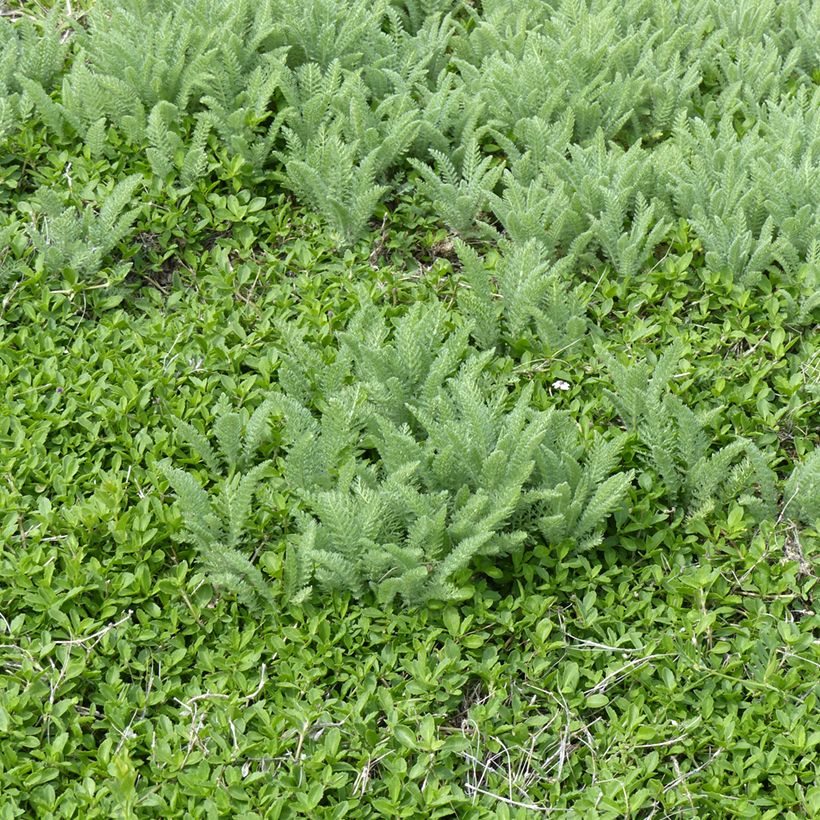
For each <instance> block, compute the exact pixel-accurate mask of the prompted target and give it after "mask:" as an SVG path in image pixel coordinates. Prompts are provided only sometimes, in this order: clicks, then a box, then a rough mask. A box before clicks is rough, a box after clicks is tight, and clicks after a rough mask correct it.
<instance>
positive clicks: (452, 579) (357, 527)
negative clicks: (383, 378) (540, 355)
mask: <svg viewBox="0 0 820 820" xmlns="http://www.w3.org/2000/svg"><path fill="white" fill-rule="evenodd" d="M485 365H486V358H479V359H475V358H470V359H467V360H466V361H464V362H463V364H462V365H461V367H460V369H459V370H458V371H457V372H456V373H455V374H454V375H453V376H452V377H450V378H448V379H447V380H446V381H445V382H444V383H443V385H442V386H441V388H440V389H439V391H438V392H437V394H436V395H435V396H434V397H433V399H432V401H430V400H428V401H427V405H428V407H427V409H422V408H421V407H419V406H416V405H414V404H412V403H410V404H408V408H409V410H410V413H411V415H412V416H413V418H414V421H415V425H414V426H412V427H411V426H410V425H408V424H397V423H396V422H395V421H391V420H390V419H389V418H387V417H386V416H385V415H382V414H381V413H380V412H378V409H377V408H376V407H373V406H370V407H368V406H367V404H365V405H364V406H363V407H362V410H361V413H360V414H359V416H358V417H359V419H360V420H361V419H364V420H365V423H366V424H367V428H368V436H367V441H368V445H369V447H370V448H372V449H374V450H375V451H376V452H377V453H378V456H379V460H378V462H376V463H372V462H370V461H369V460H366V459H364V458H363V457H361V456H360V457H358V458H357V457H356V456H355V450H352V449H351V448H350V447H349V446H347V447H345V448H343V449H342V450H341V451H340V457H339V458H338V460H339V462H340V463H339V466H337V467H336V469H335V470H330V469H329V468H328V467H329V465H328V464H327V463H321V462H316V463H315V464H314V465H313V466H314V470H315V473H314V475H315V478H314V479H313V483H314V487H313V488H312V487H310V486H309V485H308V486H305V483H304V482H305V478H306V476H309V472H305V465H304V461H303V460H302V461H300V464H299V469H300V473H299V479H300V481H301V482H302V484H301V486H302V487H303V488H304V491H303V499H304V502H305V505H306V508H307V511H308V513H307V514H306V515H300V516H298V519H299V520H298V527H299V530H300V534H299V535H298V536H297V537H296V538H295V539H294V540H293V542H292V549H293V550H294V552H295V554H296V555H298V556H299V559H298V561H297V560H294V561H292V562H291V565H292V567H293V568H294V569H293V570H292V571H298V573H299V577H298V578H291V579H290V580H289V582H288V587H289V588H291V589H304V588H306V587H307V586H308V585H309V584H310V583H311V582H316V583H318V584H319V585H320V586H322V587H326V588H335V589H342V590H345V591H350V592H352V593H353V594H355V595H362V594H364V593H365V592H367V591H369V590H372V591H374V592H375V593H376V594H377V595H378V596H379V597H380V598H382V599H386V600H392V599H393V598H394V597H396V596H400V597H401V598H402V599H403V600H404V601H405V603H409V604H413V605H415V604H420V603H424V602H426V601H428V600H430V599H448V598H454V597H458V596H459V594H460V590H459V585H460V581H459V579H460V578H461V577H463V575H464V573H465V571H466V570H467V569H468V568H469V566H470V565H471V564H472V562H473V561H474V560H475V559H477V558H478V557H479V556H484V557H489V558H494V559H497V558H499V557H501V556H503V555H505V554H507V553H509V552H510V551H511V550H512V549H514V548H516V547H518V546H519V545H520V544H522V543H524V542H525V541H526V540H527V539H532V538H537V539H539V540H540V539H542V538H547V539H548V542H550V543H559V542H564V541H575V542H576V543H578V544H586V543H589V542H590V541H594V540H595V537H596V535H595V534H596V533H597V532H598V531H599V528H600V527H601V526H602V524H603V522H604V521H605V519H606V518H607V516H608V515H609V513H610V512H611V511H612V510H613V509H614V508H615V507H616V506H617V505H619V504H620V503H621V501H622V499H623V497H624V494H625V492H626V490H627V487H628V485H629V482H630V479H631V475H630V474H629V473H619V474H614V475H613V474H612V469H613V467H614V466H615V461H616V459H614V458H608V457H607V458H604V457H602V456H601V455H599V454H597V448H596V452H593V454H592V456H591V458H590V459H589V460H588V461H587V462H586V463H583V464H582V463H580V462H578V461H577V460H575V458H574V456H573V455H570V454H569V452H567V450H568V448H569V445H568V443H567V439H566V437H565V436H564V435H561V436H558V435H555V434H551V431H552V429H553V427H554V426H555V425H556V424H559V422H558V418H559V415H560V414H556V413H554V412H552V411H549V412H535V411H533V410H532V409H531V408H530V398H531V396H530V394H531V388H526V389H525V390H524V391H522V393H521V394H520V396H519V398H518V400H517V402H516V403H515V404H514V405H513V406H512V407H509V406H508V401H507V394H506V391H505V390H489V391H488V390H487V388H486V387H485V386H484V382H483V380H482V379H481V378H480V375H481V371H482V369H483V367H484V366H485ZM339 409H340V408H329V409H328V411H326V413H323V414H322V420H321V422H318V421H317V422H314V430H313V431H312V433H311V434H310V435H311V439H310V441H311V444H312V447H311V452H321V453H329V452H333V448H330V447H328V446H327V445H325V444H324V442H323V439H324V438H325V436H326V435H328V434H327V433H325V431H324V429H322V427H323V426H324V424H325V420H326V416H327V415H333V416H334V418H338V416H339V412H338V411H339ZM292 414H293V412H292ZM293 415H295V414H293ZM300 416H304V413H302V414H300ZM359 423H361V421H360V422H359ZM547 437H549V438H550V445H549V446H546V445H545V444H544V440H545V438H547ZM600 447H601V448H602V449H605V448H604V447H603V444H601V445H600ZM615 449H616V450H617V448H615ZM614 452H615V451H613V453H614ZM576 455H577V453H576ZM288 458H290V456H289V457H288ZM345 459H346V460H345ZM287 469H288V467H287V463H286V476H287ZM536 470H537V473H536ZM329 474H330V475H335V476H336V478H335V481H333V483H332V485H331V486H330V487H328V484H327V480H326V477H327V476H328V475H329ZM567 500H569V503H565V502H566V501H567Z"/></svg>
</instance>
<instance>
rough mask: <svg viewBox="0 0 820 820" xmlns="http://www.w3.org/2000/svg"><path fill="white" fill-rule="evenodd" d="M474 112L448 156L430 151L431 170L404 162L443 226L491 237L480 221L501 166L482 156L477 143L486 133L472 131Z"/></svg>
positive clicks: (499, 174)
mask: <svg viewBox="0 0 820 820" xmlns="http://www.w3.org/2000/svg"><path fill="white" fill-rule="evenodd" d="M479 115H480V110H476V111H475V112H474V113H473V114H472V116H471V121H470V125H469V126H468V127H465V129H464V132H463V134H462V142H461V144H460V145H459V146H458V147H457V148H456V149H455V150H454V151H453V152H452V154H450V155H448V154H447V153H445V152H444V151H440V150H438V149H436V148H431V149H430V151H429V153H430V156H431V157H432V159H433V163H434V165H433V167H431V166H430V165H428V164H427V163H424V162H421V161H420V160H417V159H415V158H412V157H411V158H410V159H409V160H408V161H409V162H410V164H411V165H412V166H413V167H414V168H415V169H416V171H418V173H419V175H420V180H419V183H418V187H419V190H420V191H421V192H422V193H423V194H425V196H427V197H428V198H429V200H430V202H431V204H432V206H433V208H434V209H435V211H436V212H437V213H438V214H439V216H440V217H441V218H442V220H443V221H444V222H445V224H446V225H447V226H448V227H450V228H451V229H452V230H454V231H455V232H457V233H460V234H469V233H471V232H473V231H476V232H479V233H483V234H489V235H492V234H493V230H492V228H491V227H490V226H489V225H488V224H487V223H486V222H484V221H482V220H481V219H480V216H481V214H482V211H483V210H484V209H485V208H486V206H487V204H488V202H489V199H490V195H491V194H492V193H493V190H494V189H495V187H496V185H497V184H498V181H499V179H500V178H501V175H502V173H503V171H504V163H503V162H498V161H496V160H495V159H494V158H493V156H492V155H490V154H485V155H483V156H482V152H481V146H480V140H481V138H482V136H483V133H484V131H485V130H486V129H484V128H478V127H475V121H476V120H477V118H478V117H479Z"/></svg>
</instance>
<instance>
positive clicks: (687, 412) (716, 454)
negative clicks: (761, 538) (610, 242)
mask: <svg viewBox="0 0 820 820" xmlns="http://www.w3.org/2000/svg"><path fill="white" fill-rule="evenodd" d="M681 354H682V347H681V345H680V343H675V344H673V345H672V346H671V347H669V348H667V350H666V351H665V352H664V353H663V355H661V356H660V357H658V359H657V360H656V361H654V362H650V361H648V360H647V361H644V362H633V363H630V364H628V365H624V364H623V363H621V362H619V361H618V360H617V359H616V358H615V357H614V356H612V355H611V354H609V353H607V352H606V351H604V350H603V349H601V350H599V355H601V357H602V358H603V359H604V361H606V362H607V366H608V369H609V373H610V378H611V379H612V383H613V385H614V388H615V389H614V390H609V389H607V390H605V391H604V395H605V396H606V397H607V399H608V400H609V401H610V403H611V404H612V405H613V407H614V408H615V410H616V412H617V413H618V415H619V416H620V418H621V421H622V422H623V424H624V426H625V427H626V429H627V431H629V432H631V433H634V434H635V435H636V436H637V438H638V441H639V442H640V444H641V450H642V453H641V454H642V456H643V459H644V463H645V464H646V465H647V467H649V468H651V469H653V470H654V471H655V472H656V473H657V475H658V477H659V478H660V480H661V482H662V483H663V486H664V489H665V491H666V495H667V498H668V499H669V501H670V503H673V504H680V505H681V506H682V507H683V508H684V509H685V510H686V511H687V513H688V515H689V517H690V518H699V517H704V516H706V515H708V514H709V513H710V512H712V511H713V510H714V509H715V508H717V507H721V508H722V507H724V506H725V505H726V504H727V503H728V502H730V501H739V502H741V503H743V504H744V505H746V506H747V508H748V509H749V510H750V511H751V512H752V513H753V514H754V515H756V516H757V517H758V518H763V517H764V516H766V515H771V514H772V512H773V510H774V506H775V501H776V491H775V478H774V473H773V471H772V470H771V468H770V467H769V465H768V464H767V463H766V460H765V458H764V457H763V455H762V453H761V452H760V451H759V450H758V449H757V448H756V447H755V446H754V444H752V442H750V441H748V440H746V439H742V438H741V439H736V440H735V441H732V442H731V443H729V444H727V445H725V446H724V447H722V448H719V449H716V448H714V447H713V441H712V438H711V437H710V436H709V435H708V434H707V426H708V424H709V423H710V422H711V421H712V420H713V419H714V418H715V417H716V416H717V415H718V414H719V413H720V411H721V408H720V407H718V408H713V409H711V410H709V411H708V412H706V413H703V414H698V413H696V412H694V411H693V410H691V409H690V408H689V407H687V406H686V405H685V404H684V403H683V401H682V400H681V399H680V398H679V397H678V396H676V395H674V394H673V393H672V392H671V391H670V390H669V388H668V385H669V384H670V382H671V381H672V379H673V377H674V376H675V373H676V371H677V369H678V368H679V367H680V366H681V361H680V359H681Z"/></svg>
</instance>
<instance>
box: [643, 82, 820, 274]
mask: <svg viewBox="0 0 820 820" xmlns="http://www.w3.org/2000/svg"><path fill="white" fill-rule="evenodd" d="M818 99H820V97H818V94H817V92H816V91H815V93H814V94H813V95H809V94H808V93H807V92H806V91H800V92H798V94H797V95H796V97H795V100H794V101H793V102H791V103H788V104H786V105H785V110H783V109H781V108H780V107H779V106H778V107H774V106H772V107H770V110H769V117H768V118H767V119H766V120H764V121H763V122H762V123H758V124H756V125H755V126H754V127H753V128H752V129H750V130H749V131H747V132H746V133H745V134H743V136H742V137H741V136H739V135H738V134H737V132H736V130H735V128H734V124H733V121H732V119H731V117H728V116H726V117H723V118H722V119H721V121H720V123H719V126H718V130H717V133H715V134H714V135H713V134H712V131H711V129H710V127H709V126H708V124H707V123H706V122H705V121H703V120H700V119H696V120H693V121H690V122H685V121H683V120H681V121H680V123H679V124H678V126H677V128H676V130H675V141H674V143H673V144H672V145H670V146H669V147H668V148H669V150H668V151H665V152H663V153H662V154H657V155H656V164H658V166H659V168H660V169H661V171H662V173H663V174H665V176H666V178H667V180H668V186H669V190H670V191H671V196H672V199H673V200H674V204H675V208H676V210H677V212H678V214H680V215H681V216H683V217H684V218H686V219H688V220H689V222H690V223H691V225H692V226H693V228H694V229H695V232H696V233H697V235H698V237H699V238H700V239H701V241H702V243H703V246H704V249H705V251H706V264H707V265H708V266H709V267H710V268H711V269H712V270H714V271H721V272H722V271H730V272H731V273H732V274H733V275H734V276H735V277H736V279H737V280H738V281H739V282H741V283H744V282H745V283H752V282H753V281H754V280H755V279H756V278H757V277H759V276H760V274H761V273H762V272H763V271H765V270H766V268H767V267H768V266H769V265H771V264H773V263H775V262H776V263H778V264H779V265H781V266H782V267H783V268H784V269H785V270H786V271H788V272H793V270H794V269H795V268H796V267H797V265H798V264H799V260H800V259H801V258H804V257H805V254H806V252H807V250H808V247H809V245H810V244H811V242H812V241H814V240H815V239H817V238H818V237H820V217H818V213H817V209H816V208H813V207H812V202H813V199H812V197H813V194H812V193H811V192H812V191H815V190H817V186H818V185H820V149H819V148H818V146H820V142H819V141H818V127H817V123H818V117H817V114H816V108H817V101H818ZM786 112H788V113H786ZM764 133H765V136H764Z"/></svg>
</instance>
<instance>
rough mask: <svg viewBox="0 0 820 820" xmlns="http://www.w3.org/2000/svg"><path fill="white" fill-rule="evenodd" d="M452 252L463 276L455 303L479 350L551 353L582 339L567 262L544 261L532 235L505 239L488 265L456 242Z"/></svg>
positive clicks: (577, 295)
mask: <svg viewBox="0 0 820 820" xmlns="http://www.w3.org/2000/svg"><path fill="white" fill-rule="evenodd" d="M456 250H457V252H458V255H459V259H460V260H461V265H462V270H461V274H462V277H463V287H462V289H461V290H460V292H459V296H458V304H459V308H460V310H461V312H462V314H463V315H464V317H465V318H466V319H467V320H468V321H469V322H470V333H471V336H472V337H473V339H474V340H475V342H476V344H477V345H478V347H479V348H481V349H485V350H487V349H495V350H496V352H502V351H504V350H505V349H509V348H512V349H513V350H516V349H520V348H521V347H526V348H531V349H533V350H543V351H544V352H545V353H546V352H553V353H554V352H555V351H558V350H565V349H566V348H568V347H571V346H573V345H575V344H577V343H578V342H579V341H580V339H581V338H582V337H583V335H584V333H585V331H586V318H585V315H584V307H585V305H584V299H583V297H582V295H581V292H580V289H579V288H578V287H577V286H576V287H573V286H572V285H571V284H570V283H568V281H567V276H566V273H567V271H568V270H571V263H570V261H569V260H566V259H564V260H562V261H561V262H560V263H556V264H553V265H551V264H549V262H548V261H547V259H548V257H547V256H546V254H545V253H544V249H543V246H542V245H540V244H539V243H538V242H536V241H535V240H532V239H530V240H528V241H526V242H519V243H516V242H512V243H506V244H505V245H504V246H503V248H502V253H501V254H500V256H498V257H497V259H496V260H495V262H494V264H493V265H492V267H490V266H488V264H487V260H486V259H482V258H481V257H479V255H478V254H477V253H476V252H475V251H474V250H473V249H472V248H470V247H469V246H468V245H467V244H465V243H464V242H462V241H461V240H456Z"/></svg>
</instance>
